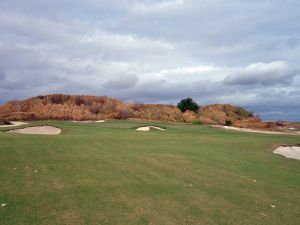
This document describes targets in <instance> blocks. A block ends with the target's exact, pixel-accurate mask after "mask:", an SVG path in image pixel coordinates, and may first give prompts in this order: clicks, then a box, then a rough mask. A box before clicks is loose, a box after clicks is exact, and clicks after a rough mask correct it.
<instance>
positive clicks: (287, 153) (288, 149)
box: [273, 146, 300, 160]
mask: <svg viewBox="0 0 300 225" xmlns="http://www.w3.org/2000/svg"><path fill="white" fill-rule="evenodd" d="M273 152H274V153H275V154H279V155H283V156H284V157H286V158H289V159H297V160H300V146H280V147H278V148H276V149H275V150H274V151H273Z"/></svg>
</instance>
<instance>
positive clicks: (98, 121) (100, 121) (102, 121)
mask: <svg viewBox="0 0 300 225" xmlns="http://www.w3.org/2000/svg"><path fill="white" fill-rule="evenodd" d="M104 122H105V120H97V121H95V123H104Z"/></svg>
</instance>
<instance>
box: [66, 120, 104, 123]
mask: <svg viewBox="0 0 300 225" xmlns="http://www.w3.org/2000/svg"><path fill="white" fill-rule="evenodd" d="M72 122H73V123H104V122H105V120H96V121H94V120H80V121H77V120H73V121H72Z"/></svg>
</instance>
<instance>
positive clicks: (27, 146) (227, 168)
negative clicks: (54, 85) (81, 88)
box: [0, 121, 300, 225]
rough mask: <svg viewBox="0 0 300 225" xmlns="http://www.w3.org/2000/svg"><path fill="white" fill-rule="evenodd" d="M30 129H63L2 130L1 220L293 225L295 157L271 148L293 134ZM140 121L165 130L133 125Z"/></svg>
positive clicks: (25, 224) (79, 126)
mask: <svg viewBox="0 0 300 225" xmlns="http://www.w3.org/2000/svg"><path fill="white" fill-rule="evenodd" d="M28 125H29V126H32V125H51V126H55V127H58V128H61V129H62V133H61V134H60V135H25V134H10V133H6V132H3V131H5V130H7V129H8V128H0V181H1V182H0V204H3V205H2V206H0V224H1V225H49V224H53V225H63V224H66V225H70V224H74V225H75V224H76V225H81V224H99V225H100V224H101V225H102V224H103V225H106V224H107V225H108V224H111V225H118V224H120V225H125V224H128V225H134V224H153V225H159V224H163V225H168V224H170V225H171V224H172V225H173V224H178V225H188V224H195V225H196V224H197V225H202V224H203V225H209V224H221V225H225V224H226V225H227V224H228V225H235V224H240V225H260V224H261V225H262V224H272V225H277V224H278V225H297V224H300V161H297V160H293V159H287V158H285V157H283V156H281V155H276V154H274V153H273V150H274V148H275V147H276V146H277V145H280V144H290V145H292V144H299V143H300V136H292V135H290V136H288V135H272V134H258V133H246V132H237V131H228V130H222V129H217V128H212V127H209V126H200V125H190V124H171V123H159V122H155V123H150V122H142V121H140V122H135V121H108V122H105V123H91V124H89V123H72V122H58V121H53V122H48V121H47V122H32V123H30V124H28ZM28 125H24V126H22V127H26V126H28ZM144 125H154V126H159V127H163V128H165V129H166V130H164V131H161V130H151V131H149V132H139V131H135V129H136V128H137V127H139V126H144ZM14 129H16V128H14Z"/></svg>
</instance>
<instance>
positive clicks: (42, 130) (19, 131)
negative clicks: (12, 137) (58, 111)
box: [7, 126, 61, 135]
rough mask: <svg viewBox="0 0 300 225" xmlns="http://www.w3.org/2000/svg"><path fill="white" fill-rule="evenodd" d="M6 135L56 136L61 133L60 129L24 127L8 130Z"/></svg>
mask: <svg viewBox="0 0 300 225" xmlns="http://www.w3.org/2000/svg"><path fill="white" fill-rule="evenodd" d="M7 132H8V133H14V134H48V135H57V134H60V133H61V129H59V128H56V127H51V126H38V127H26V128H24V129H17V130H10V131H7Z"/></svg>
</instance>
